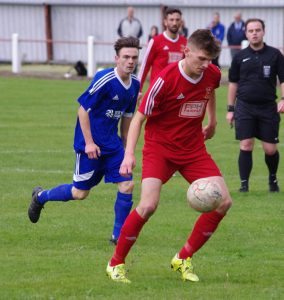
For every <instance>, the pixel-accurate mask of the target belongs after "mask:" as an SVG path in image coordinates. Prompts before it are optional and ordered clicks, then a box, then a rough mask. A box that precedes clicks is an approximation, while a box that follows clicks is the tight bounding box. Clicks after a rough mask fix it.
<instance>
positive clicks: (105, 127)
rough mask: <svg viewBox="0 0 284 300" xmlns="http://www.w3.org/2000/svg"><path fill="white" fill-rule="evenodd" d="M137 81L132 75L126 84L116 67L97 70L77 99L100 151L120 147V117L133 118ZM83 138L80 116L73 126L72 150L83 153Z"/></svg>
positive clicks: (108, 151) (104, 152) (111, 151)
mask: <svg viewBox="0 0 284 300" xmlns="http://www.w3.org/2000/svg"><path fill="white" fill-rule="evenodd" d="M139 88H140V83H139V81H138V79H137V78H136V76H135V75H133V74H131V76H130V82H129V84H128V85H125V84H124V83H123V81H122V80H121V78H120V77H119V75H118V74H117V70H116V68H110V69H105V70H102V71H99V72H97V73H96V75H95V77H94V79H93V80H92V83H91V85H90V86H89V88H88V89H87V90H86V91H85V92H84V93H83V94H82V95H81V96H80V97H79V98H78V102H79V103H80V105H81V106H82V107H83V108H84V109H85V110H86V111H87V112H88V113H89V118H90V126H91V132H92V137H93V140H94V142H95V144H97V145H98V146H99V147H100V149H101V153H102V154H109V153H113V152H115V151H117V150H118V149H120V148H121V147H122V148H123V144H122V140H121V138H120V137H119V135H118V123H119V120H120V118H121V117H122V116H124V117H132V116H133V113H134V110H135V107H136V102H137V97H138V93H139ZM85 145H86V144H85V140H84V136H83V133H82V129H81V126H80V122H79V119H77V124H76V128H75V137H74V149H75V151H76V152H85Z"/></svg>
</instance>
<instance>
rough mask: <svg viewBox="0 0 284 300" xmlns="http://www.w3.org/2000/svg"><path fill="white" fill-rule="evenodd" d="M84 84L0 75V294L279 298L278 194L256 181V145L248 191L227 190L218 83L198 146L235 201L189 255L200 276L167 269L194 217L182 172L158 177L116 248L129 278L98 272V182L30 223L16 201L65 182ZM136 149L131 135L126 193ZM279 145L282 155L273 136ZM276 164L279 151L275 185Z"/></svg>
mask: <svg viewBox="0 0 284 300" xmlns="http://www.w3.org/2000/svg"><path fill="white" fill-rule="evenodd" d="M87 85H88V83H87V82H86V81H64V80H43V79H32V78H29V79H25V78H4V77H2V78H1V80H0V89H1V96H0V100H1V102H0V103H1V110H0V120H1V121H0V153H1V155H0V160H1V164H0V176H1V194H0V211H1V226H0V239H1V240H0V266H1V267H0V268H1V272H0V299H212V300H213V299H216V300H217V299H281V298H282V297H283V294H284V288H283V279H284V253H283V248H284V239H283V213H284V201H283V192H282V191H281V192H280V193H278V194H271V193H269V192H268V191H267V190H268V185H267V169H266V166H265V163H264V155H263V152H262V149H261V147H260V144H259V143H256V148H255V151H254V155H253V156H254V168H253V172H252V175H251V187H250V192H249V193H248V194H240V193H238V192H237V189H238V188H239V178H238V170H237V156H238V142H236V141H235V140H234V131H233V130H231V129H229V126H228V125H227V124H226V122H225V108H226V92H227V87H226V86H222V87H221V88H220V89H219V90H218V91H217V99H218V127H217V132H216V136H215V137H214V139H212V140H210V141H208V143H207V145H208V150H209V151H210V152H211V154H212V156H213V157H214V159H215V160H216V161H217V163H218V165H219V166H220V168H221V170H222V172H223V175H224V177H225V179H226V182H227V184H228V186H229V188H230V190H231V194H232V196H233V199H234V205H233V207H232V209H231V210H230V212H229V213H228V216H227V217H226V218H225V219H224V221H223V222H222V223H221V225H220V227H219V229H218V230H217V232H216V233H215V234H214V235H213V236H212V238H211V240H210V241H209V242H208V243H207V244H206V245H205V246H204V247H203V248H202V249H201V250H200V251H199V252H198V253H197V254H196V255H195V257H194V265H195V270H196V272H197V274H198V275H199V277H200V282H199V283H197V284H192V283H184V282H182V281H181V280H180V277H179V275H178V274H176V273H174V272H172V271H171V269H170V268H169V264H170V260H171V258H172V256H173V255H174V254H175V253H176V252H177V251H178V250H179V249H180V248H181V247H182V245H183V244H184V242H185V240H186V238H187V236H188V233H189V231H190V230H191V228H192V226H193V224H194V222H195V220H196V218H197V216H198V213H196V212H194V211H193V210H191V209H189V208H188V207H187V204H186V200H185V195H186V189H187V183H186V182H185V181H184V180H183V179H182V177H181V176H176V177H173V178H172V179H171V180H170V182H168V183H167V184H166V185H165V186H164V187H163V190H162V195H161V202H160V207H159V209H158V211H157V212H156V214H155V215H154V216H153V217H152V218H151V220H150V221H149V223H148V224H147V225H146V226H145V227H144V229H143V232H142V233H141V235H140V238H139V240H138V242H137V243H136V245H135V246H134V248H133V249H132V251H131V253H130V254H129V256H128V258H127V268H128V269H129V274H128V277H129V278H130V279H131V280H132V284H131V285H121V284H116V283H113V282H111V281H110V280H109V279H108V278H107V277H106V275H105V268H106V264H107V261H108V259H109V258H110V257H111V255H112V253H113V247H112V246H111V245H110V244H109V243H108V238H109V237H110V233H111V229H112V222H113V202H114V196H115V193H116V188H115V186H114V185H110V184H108V185H105V184H104V183H102V184H100V185H99V186H98V187H96V188H94V190H93V191H92V192H91V194H90V196H89V198H88V199H87V200H85V201H82V202H80V201H73V202H72V201H71V202H68V203H59V202H55V203H47V204H46V207H45V209H44V210H43V212H42V216H41V219H40V221H39V223H37V224H31V223H30V221H29V220H28V217H27V208H28V205H29V202H30V197H31V190H32V188H33V187H34V186H36V185H42V186H43V187H45V188H50V187H52V186H54V185H57V184H60V183H68V182H71V180H72V173H73V165H74V158H75V157H74V154H73V149H72V143H73V131H74V124H75V120H76V111H77V103H76V98H77V97H78V96H79V95H80V93H81V92H83V90H84V89H85V88H86V87H87ZM280 141H283V130H281V134H280ZM141 147H142V140H140V143H139V146H138V148H137V157H138V161H139V163H138V166H137V168H136V169H135V174H134V175H135V180H136V189H135V192H134V201H135V203H137V202H138V200H139V190H140V171H141V167H140V157H141ZM279 149H280V153H281V152H282V153H283V143H281V144H279ZM283 173H284V172H283V162H282V161H281V163H280V166H279V179H280V188H281V190H284V185H283V181H284V174H283ZM282 299H283V298H282Z"/></svg>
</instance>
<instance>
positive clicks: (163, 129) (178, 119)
mask: <svg viewBox="0 0 284 300" xmlns="http://www.w3.org/2000/svg"><path fill="white" fill-rule="evenodd" d="M220 79H221V72H220V70H219V69H218V68H217V67H216V66H215V65H213V64H210V65H209V67H208V68H207V69H206V70H205V71H204V72H203V74H202V75H201V76H200V78H199V79H197V80H193V79H192V78H190V77H189V76H187V75H186V74H185V73H184V71H183V69H182V66H181V62H177V63H173V64H171V65H169V66H168V67H166V68H165V69H164V70H163V71H162V72H161V73H160V75H159V76H158V78H156V80H155V81H154V82H152V84H151V85H150V87H149V89H148V90H147V92H146V94H145V96H144V98H143V100H142V102H141V104H140V106H139V112H141V113H142V114H144V115H146V116H147V122H146V126H145V143H147V141H152V142H156V143H159V144H163V145H165V147H167V148H168V149H169V150H172V151H187V152H194V151H196V150H198V149H200V148H202V147H204V136H203V133H202V121H203V119H204V115H205V111H206V105H207V102H208V100H209V99H210V96H211V94H212V93H213V91H214V89H216V88H217V87H218V86H219V83H220Z"/></svg>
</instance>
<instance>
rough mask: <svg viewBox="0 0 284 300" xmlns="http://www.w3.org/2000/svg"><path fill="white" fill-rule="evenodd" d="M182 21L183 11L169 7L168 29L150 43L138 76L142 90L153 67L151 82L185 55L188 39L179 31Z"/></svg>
mask: <svg viewBox="0 0 284 300" xmlns="http://www.w3.org/2000/svg"><path fill="white" fill-rule="evenodd" d="M181 22H182V12H181V11H180V10H179V9H177V8H167V9H166V11H165V18H164V25H165V27H166V30H165V31H164V32H163V33H161V34H159V35H157V36H155V37H153V38H152V39H151V40H150V41H149V44H148V47H147V49H146V53H145V56H144V58H143V61H142V64H141V67H140V70H139V74H138V78H139V80H140V83H141V85H140V90H141V91H142V89H143V84H144V82H145V79H146V76H147V74H148V73H149V70H150V69H151V75H150V84H151V83H152V82H153V80H154V79H155V78H156V76H157V75H158V74H159V73H160V72H161V71H162V70H163V69H164V68H165V67H166V66H167V65H168V64H170V63H173V62H177V61H179V60H181V59H182V58H183V57H184V52H183V51H184V48H185V46H186V44H187V40H186V38H185V37H184V36H182V35H179V34H178V31H179V28H180V26H181Z"/></svg>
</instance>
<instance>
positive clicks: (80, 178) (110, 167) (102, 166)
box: [73, 148, 132, 190]
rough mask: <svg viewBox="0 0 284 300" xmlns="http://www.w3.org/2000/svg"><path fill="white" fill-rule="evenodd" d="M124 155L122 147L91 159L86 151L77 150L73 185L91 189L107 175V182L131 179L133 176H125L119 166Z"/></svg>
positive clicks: (81, 188)
mask: <svg viewBox="0 0 284 300" xmlns="http://www.w3.org/2000/svg"><path fill="white" fill-rule="evenodd" d="M123 157H124V150H123V149H122V148H121V149H120V150H118V151H117V152H115V153H112V154H108V155H102V156H100V157H99V158H98V159H89V158H88V155H87V154H86V153H84V152H79V153H78V152H76V163H75V170H74V175H73V185H74V187H75V188H77V189H80V190H90V189H91V188H92V187H94V186H96V185H97V184H99V183H100V181H101V180H102V178H103V177H105V179H104V180H105V183H109V182H111V183H118V182H123V181H130V180H132V177H123V176H121V175H120V174H119V168H120V165H121V162H122V160H123Z"/></svg>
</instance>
